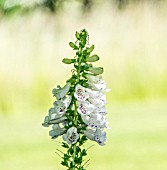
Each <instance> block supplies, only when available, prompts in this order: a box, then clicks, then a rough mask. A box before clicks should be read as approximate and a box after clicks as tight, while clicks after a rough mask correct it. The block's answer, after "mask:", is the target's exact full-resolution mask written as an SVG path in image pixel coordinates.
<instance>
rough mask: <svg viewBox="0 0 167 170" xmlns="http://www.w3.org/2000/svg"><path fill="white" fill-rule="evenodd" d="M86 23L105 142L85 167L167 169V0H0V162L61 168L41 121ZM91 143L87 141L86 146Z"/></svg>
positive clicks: (14, 167)
mask: <svg viewBox="0 0 167 170" xmlns="http://www.w3.org/2000/svg"><path fill="white" fill-rule="evenodd" d="M83 28H86V29H87V30H88V32H89V35H90V44H95V47H96V48H95V51H94V53H96V54H98V55H99V56H100V57H101V60H100V61H99V62H98V63H97V64H95V65H96V66H103V67H104V69H105V72H104V78H105V80H106V82H107V84H108V87H109V88H111V92H110V93H108V94H107V99H108V104H107V108H108V119H109V122H110V126H112V130H110V131H108V143H107V145H106V146H104V147H99V146H98V145H96V144H95V145H94V147H92V148H91V149H90V151H89V155H88V158H89V159H90V160H91V162H90V165H89V166H88V168H87V169H89V170H101V169H103V170H165V169H167V3H166V2H165V1H160V0H157V1H156V0H154V1H146V0H145V1H144V0H142V1H141V0H138V1H137V0H134V1H133V0H115V1H114V0H113V1H112V0H105V1H104V0H81V1H79V0H78V1H77V0H62V1H59V0H47V1H39V0H38V1H26V0H25V1H23V0H22V1H19V0H17V1H10V0H6V1H5V0H1V1H0V169H1V170H23V169H24V170H30V169H32V170H63V167H62V166H61V165H60V161H61V158H59V157H58V156H57V155H56V154H55V151H56V149H57V148H60V147H61V146H60V143H59V142H61V139H59V140H58V141H59V142H55V141H52V140H51V139H50V138H49V135H48V131H49V129H47V128H46V129H45V128H43V127H42V126H41V123H42V121H43V118H44V116H45V115H46V114H47V111H48V109H49V108H50V107H51V106H52V103H53V101H54V99H53V97H52V94H51V90H52V89H53V88H54V87H55V86H56V85H57V84H60V85H64V84H65V81H66V79H67V78H69V77H70V75H71V72H70V70H71V68H72V67H71V66H67V65H64V64H63V63H62V62H61V61H62V59H63V58H64V57H68V56H69V57H72V56H74V52H73V51H72V50H71V49H70V47H69V46H68V42H69V41H74V40H75V36H74V34H75V31H76V30H77V31H79V30H81V29H83ZM92 144H93V142H88V144H87V146H90V145H92Z"/></svg>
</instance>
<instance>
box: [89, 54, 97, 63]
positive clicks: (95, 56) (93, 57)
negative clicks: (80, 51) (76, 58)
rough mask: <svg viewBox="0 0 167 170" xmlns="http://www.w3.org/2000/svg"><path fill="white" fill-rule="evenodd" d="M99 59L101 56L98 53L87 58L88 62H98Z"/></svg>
mask: <svg viewBox="0 0 167 170" xmlns="http://www.w3.org/2000/svg"><path fill="white" fill-rule="evenodd" d="M98 60H99V56H98V55H92V56H91V57H89V58H87V59H86V61H87V62H96V61H98Z"/></svg>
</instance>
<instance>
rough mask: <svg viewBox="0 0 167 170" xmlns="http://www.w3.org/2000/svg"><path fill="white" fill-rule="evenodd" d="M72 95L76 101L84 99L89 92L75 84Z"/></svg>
mask: <svg viewBox="0 0 167 170" xmlns="http://www.w3.org/2000/svg"><path fill="white" fill-rule="evenodd" d="M74 96H75V98H76V99H77V100H78V101H84V100H86V99H87V98H88V97H89V94H88V93H87V92H86V91H85V87H83V86H81V85H80V84H77V85H76V87H75V93H74Z"/></svg>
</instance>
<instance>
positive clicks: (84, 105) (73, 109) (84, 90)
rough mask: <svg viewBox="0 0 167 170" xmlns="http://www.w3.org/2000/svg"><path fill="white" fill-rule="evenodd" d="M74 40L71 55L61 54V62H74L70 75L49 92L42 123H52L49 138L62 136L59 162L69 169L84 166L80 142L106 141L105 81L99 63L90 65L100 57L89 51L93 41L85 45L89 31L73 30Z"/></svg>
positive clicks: (80, 168)
mask: <svg viewBox="0 0 167 170" xmlns="http://www.w3.org/2000/svg"><path fill="white" fill-rule="evenodd" d="M75 35H76V38H77V41H76V42H75V43H73V42H70V43H69V45H70V47H72V48H73V50H75V51H76V55H75V57H74V58H72V59H69V58H64V59H63V63H65V64H74V69H73V70H72V73H73V74H72V77H71V78H70V79H68V80H67V81H66V85H65V86H64V87H60V86H57V88H54V89H53V91H52V93H53V96H54V97H56V101H55V102H54V103H53V107H52V108H50V109H49V112H48V115H47V116H46V117H45V119H44V123H43V126H45V127H48V126H50V125H52V130H51V131H50V132H49V135H50V136H51V138H52V139H56V138H57V137H58V136H62V138H63V140H64V142H62V146H63V147H64V148H67V149H68V150H67V153H66V154H64V156H63V161H62V162H61V164H62V165H63V166H66V167H67V168H68V170H75V169H78V170H85V164H84V165H82V162H83V157H84V156H86V155H87V153H86V151H87V150H86V149H82V148H81V146H83V144H84V143H85V142H86V141H87V140H88V139H90V140H92V141H95V142H97V143H98V144H99V145H101V146H103V145H105V142H106V132H105V131H104V130H105V128H107V124H108V123H107V120H106V114H107V111H106V108H105V105H106V94H105V92H106V91H107V89H106V83H105V82H104V80H103V79H102V76H100V74H102V73H103V68H102V67H93V65H92V62H96V61H98V60H99V56H98V55H92V56H91V55H90V54H91V52H92V51H93V50H94V45H92V46H91V47H88V46H87V42H88V33H87V31H86V30H85V29H84V30H81V31H80V32H76V34H75Z"/></svg>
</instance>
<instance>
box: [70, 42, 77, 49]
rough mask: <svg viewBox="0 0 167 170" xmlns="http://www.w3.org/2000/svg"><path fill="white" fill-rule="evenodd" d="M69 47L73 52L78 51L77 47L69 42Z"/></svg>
mask: <svg viewBox="0 0 167 170" xmlns="http://www.w3.org/2000/svg"><path fill="white" fill-rule="evenodd" d="M69 46H70V47H71V48H73V49H74V50H78V47H77V46H76V45H75V44H74V43H73V42H70V43H69Z"/></svg>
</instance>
